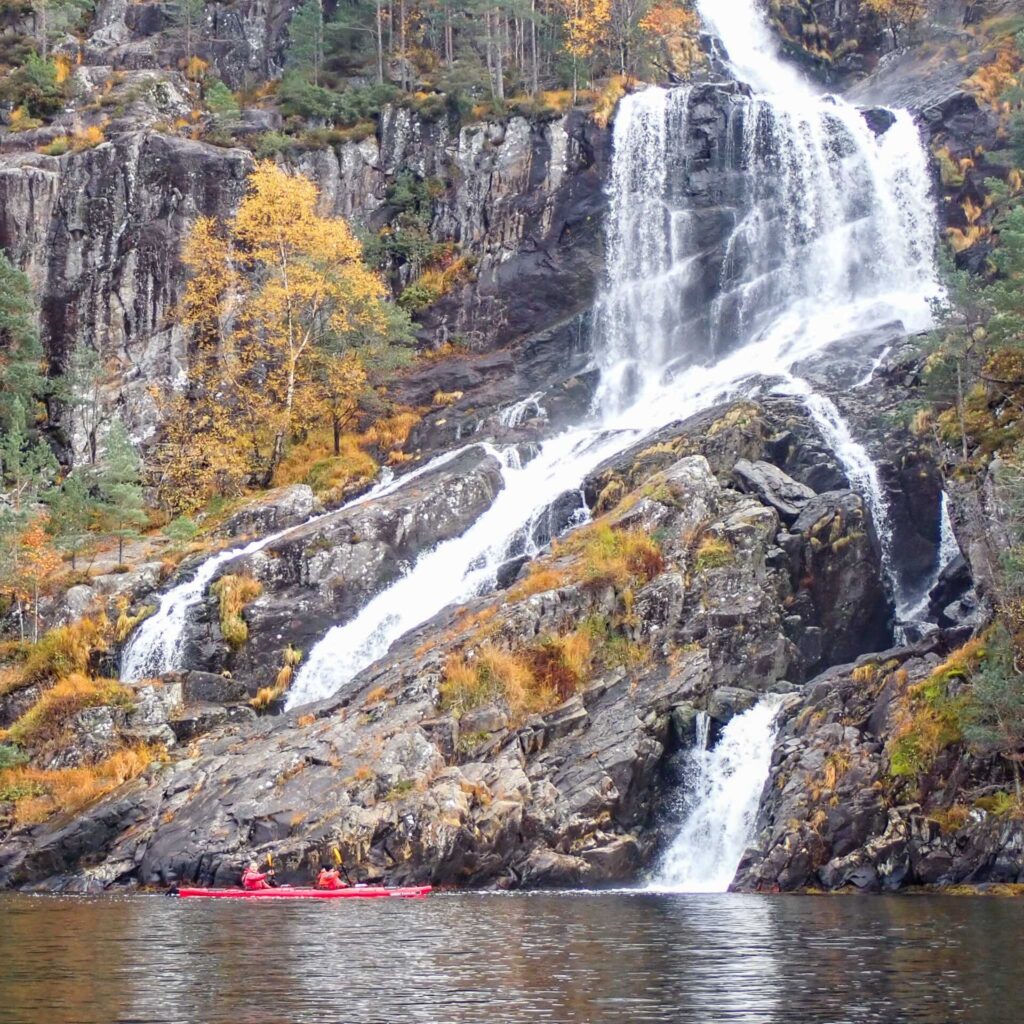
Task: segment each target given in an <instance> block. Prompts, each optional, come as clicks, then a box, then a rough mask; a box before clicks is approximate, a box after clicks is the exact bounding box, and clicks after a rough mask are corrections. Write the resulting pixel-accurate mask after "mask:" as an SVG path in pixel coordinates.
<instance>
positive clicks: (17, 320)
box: [0, 252, 48, 431]
mask: <svg viewBox="0 0 1024 1024" xmlns="http://www.w3.org/2000/svg"><path fill="white" fill-rule="evenodd" d="M42 362H43V347H42V345H41V344H40V342H39V332H38V331H37V330H36V324H35V303H34V302H33V300H32V289H31V287H30V285H29V281H28V278H27V277H26V276H25V275H24V274H23V273H22V272H21V271H20V270H18V269H17V268H16V267H15V266H14V265H13V264H12V263H11V261H10V260H9V259H8V258H7V256H6V255H5V254H4V253H3V252H0V431H2V430H6V429H8V428H9V427H10V423H11V416H12V412H13V406H14V403H15V402H20V403H21V407H22V409H23V410H24V411H25V412H26V413H27V411H28V410H32V409H34V408H35V406H36V403H37V402H38V401H39V400H40V399H41V398H42V397H43V396H44V395H45V394H46V392H47V389H48V386H47V382H46V379H45V377H44V376H43V373H42Z"/></svg>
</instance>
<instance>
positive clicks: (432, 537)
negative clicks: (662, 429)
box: [186, 446, 504, 685]
mask: <svg viewBox="0 0 1024 1024" xmlns="http://www.w3.org/2000/svg"><path fill="white" fill-rule="evenodd" d="M503 486H504V484H503V481H502V476H501V467H500V465H499V464H498V461H497V459H495V458H494V456H493V455H490V454H488V452H487V451H486V450H485V449H484V448H482V447H480V446H476V447H472V448H469V449H468V450H467V451H466V452H465V453H463V454H462V455H460V456H458V457H457V458H455V459H453V460H451V461H450V462H448V463H446V464H444V465H442V466H440V467H438V468H437V469H436V470H434V471H432V472H430V473H426V474H424V475H422V476H421V477H419V478H418V479H416V480H414V481H411V482H410V483H409V484H407V485H405V486H404V487H402V488H401V489H400V490H399V491H397V492H395V493H394V494H392V495H389V496H386V497H383V498H380V499H378V500H375V501H372V502H368V503H366V504H365V505H357V506H356V507H355V508H352V509H349V510H342V511H339V512H336V513H332V514H331V515H328V516H324V517H322V518H319V519H317V520H315V521H314V522H311V523H308V524H307V525H305V526H302V527H300V528H298V529H297V530H293V531H290V532H289V533H287V534H286V535H285V536H284V537H282V538H281V539H280V540H278V541H274V542H272V543H271V544H269V545H268V546H267V547H265V548H263V549H262V550H261V551H259V552H257V553H256V554H253V555H248V556H246V557H244V558H238V559H235V560H233V561H231V562H228V563H226V565H225V567H224V570H223V573H222V575H223V574H228V573H233V574H245V575H249V576H252V577H253V578H254V579H256V580H258V581H259V582H260V584H261V585H262V588H263V590H262V594H261V595H260V596H259V597H258V598H257V599H256V600H255V601H253V602H252V603H251V604H249V605H248V606H247V607H246V609H245V612H244V617H245V621H246V624H247V626H248V633H249V639H248V641H247V642H246V644H245V645H244V646H243V647H242V648H241V649H240V650H239V651H237V652H232V651H231V650H230V648H229V647H228V646H227V644H226V643H225V642H224V640H223V637H222V636H221V632H220V625H219V610H218V601H217V598H216V596H215V595H213V594H209V595H208V597H207V599H206V601H205V603H204V605H203V606H202V608H201V609H200V611H199V613H198V614H197V615H196V616H195V618H194V619H193V620H192V621H191V622H190V624H189V630H188V635H187V640H186V643H187V644H188V651H189V654H188V658H187V663H188V664H190V665H193V666H195V667H201V668H203V669H205V670H207V671H222V670H224V669H230V670H231V671H232V672H233V673H235V674H238V675H242V676H244V677H245V678H247V679H251V680H254V681H255V682H256V683H257V684H259V683H262V684H264V685H269V684H270V683H271V682H272V681H273V679H274V676H275V675H276V674H277V670H278V668H279V667H280V661H281V652H282V650H283V649H284V648H285V647H287V646H288V645H292V646H294V647H296V648H298V649H299V650H301V651H309V650H310V648H311V647H312V646H313V645H314V644H315V643H316V641H317V640H319V639H320V638H321V637H323V636H324V635H325V634H326V633H327V632H328V630H329V629H330V628H331V627H332V626H335V625H342V624H344V623H345V622H347V621H348V620H349V619H350V618H352V617H353V616H354V615H355V614H356V612H358V611H359V609H360V608H362V607H363V606H364V605H365V604H366V603H367V602H368V601H370V600H371V599H372V598H373V597H375V596H376V595H377V594H379V593H380V592H381V591H382V590H384V589H386V588H387V587H388V586H389V585H390V584H392V583H394V582H395V580H397V579H398V577H399V576H401V575H402V574H403V573H405V572H406V571H408V569H409V568H410V566H411V565H412V564H413V563H414V562H415V560H416V558H417V557H418V556H419V555H420V554H422V553H423V552H425V551H429V550H430V549H432V548H434V547H436V546H437V545H438V544H440V543H442V542H443V541H446V540H450V539H451V538H453V537H457V536H459V535H460V534H462V533H464V532H465V531H466V529H468V527H469V526H471V525H472V524H473V523H474V522H475V521H476V520H477V519H478V518H479V517H480V516H481V515H482V514H483V513H484V512H485V511H486V510H487V508H488V507H489V506H490V505H491V503H492V502H493V501H494V499H495V498H496V497H497V496H498V494H499V492H500V491H501V489H502V487H503Z"/></svg>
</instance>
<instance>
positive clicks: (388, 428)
mask: <svg viewBox="0 0 1024 1024" xmlns="http://www.w3.org/2000/svg"><path fill="white" fill-rule="evenodd" d="M421 419H422V417H421V416H420V414H419V413H417V412H414V411H413V410H412V409H404V410H401V411H399V412H395V413H393V414H392V415H391V416H385V417H384V418H383V419H380V420H377V422H376V423H374V424H373V425H372V426H371V427H369V428H368V429H367V430H366V431H364V433H363V434H362V435H361V436H360V437H359V443H360V444H362V445H377V446H378V447H380V448H383V449H385V450H386V451H391V450H393V449H396V448H401V447H402V445H404V444H405V442H406V441H408V440H409V435H410V434H411V433H412V429H413V427H415V426H416V424H417V423H419V422H420V420H421Z"/></svg>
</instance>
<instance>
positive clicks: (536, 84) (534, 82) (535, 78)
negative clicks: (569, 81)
mask: <svg viewBox="0 0 1024 1024" xmlns="http://www.w3.org/2000/svg"><path fill="white" fill-rule="evenodd" d="M530 13H531V15H532V16H531V18H530V57H531V63H532V65H533V69H532V77H531V79H530V95H531V96H536V95H537V93H538V92H539V91H540V70H539V68H538V67H537V0H530Z"/></svg>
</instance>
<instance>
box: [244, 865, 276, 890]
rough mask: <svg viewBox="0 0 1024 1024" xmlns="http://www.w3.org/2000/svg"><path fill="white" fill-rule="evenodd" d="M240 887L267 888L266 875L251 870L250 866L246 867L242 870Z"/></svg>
mask: <svg viewBox="0 0 1024 1024" xmlns="http://www.w3.org/2000/svg"><path fill="white" fill-rule="evenodd" d="M242 888H243V889H269V888H270V886H269V885H267V876H266V875H261V874H260V873H259V872H258V871H253V870H251V869H250V868H246V869H245V870H244V871H243V872H242Z"/></svg>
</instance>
